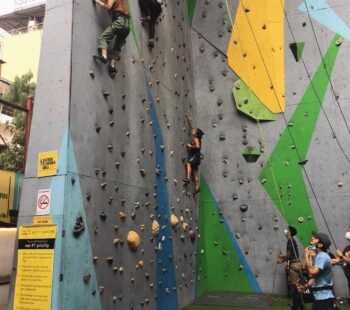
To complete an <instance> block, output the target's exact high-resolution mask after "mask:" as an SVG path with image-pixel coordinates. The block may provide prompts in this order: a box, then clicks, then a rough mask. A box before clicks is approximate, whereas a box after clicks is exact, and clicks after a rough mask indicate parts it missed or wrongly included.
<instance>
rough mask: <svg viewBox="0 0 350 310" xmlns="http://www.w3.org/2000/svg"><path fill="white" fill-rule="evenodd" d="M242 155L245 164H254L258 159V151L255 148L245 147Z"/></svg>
mask: <svg viewBox="0 0 350 310" xmlns="http://www.w3.org/2000/svg"><path fill="white" fill-rule="evenodd" d="M242 155H243V157H244V159H245V161H246V162H247V163H255V162H256V161H257V160H258V159H259V157H260V151H259V150H258V149H257V148H256V147H252V146H247V147H246V148H245V149H244V150H243V153H242Z"/></svg>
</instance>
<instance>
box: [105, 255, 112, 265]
mask: <svg viewBox="0 0 350 310" xmlns="http://www.w3.org/2000/svg"><path fill="white" fill-rule="evenodd" d="M113 260H114V258H113V257H112V256H109V257H106V261H107V263H108V264H110V265H111V264H112V263H113Z"/></svg>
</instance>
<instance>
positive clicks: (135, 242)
mask: <svg viewBox="0 0 350 310" xmlns="http://www.w3.org/2000/svg"><path fill="white" fill-rule="evenodd" d="M127 241H128V245H129V247H130V248H131V249H132V250H133V251H136V250H137V249H138V247H139V245H140V242H141V240H140V236H139V235H138V233H137V232H135V231H132V230H131V231H129V233H128V236H127Z"/></svg>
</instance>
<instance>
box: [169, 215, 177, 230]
mask: <svg viewBox="0 0 350 310" xmlns="http://www.w3.org/2000/svg"><path fill="white" fill-rule="evenodd" d="M170 222H171V226H172V227H173V228H174V227H176V225H177V224H178V223H179V219H178V218H177V217H176V215H175V214H172V215H171V217H170Z"/></svg>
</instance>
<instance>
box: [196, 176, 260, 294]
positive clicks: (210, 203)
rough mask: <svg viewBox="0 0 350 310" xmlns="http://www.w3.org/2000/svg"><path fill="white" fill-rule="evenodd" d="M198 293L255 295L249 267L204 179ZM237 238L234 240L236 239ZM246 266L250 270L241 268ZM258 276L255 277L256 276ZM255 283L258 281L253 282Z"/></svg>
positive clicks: (202, 183)
mask: <svg viewBox="0 0 350 310" xmlns="http://www.w3.org/2000/svg"><path fill="white" fill-rule="evenodd" d="M200 186H201V192H200V208H199V235H200V238H199V239H198V247H199V249H198V253H199V255H198V260H197V287H196V294H197V296H201V295H203V294H205V293H207V292H213V291H222V292H231V291H234V292H253V291H254V288H253V285H254V283H251V280H250V279H249V276H248V273H247V272H249V271H250V270H249V266H247V262H246V261H245V259H244V257H243V258H242V257H240V256H239V254H242V253H239V251H237V250H236V249H235V248H234V245H233V242H232V239H231V236H230V235H229V234H228V231H227V227H228V226H226V225H225V223H224V221H223V217H222V215H220V213H219V210H218V208H217V206H216V202H215V200H214V198H213V197H212V195H211V193H210V190H209V188H208V186H207V184H206V182H205V181H204V179H203V178H201V184H200ZM233 238H234V237H233ZM241 265H245V266H246V267H247V268H243V269H242V268H241V267H240V266H241ZM253 277H254V276H253ZM253 280H255V279H253Z"/></svg>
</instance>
